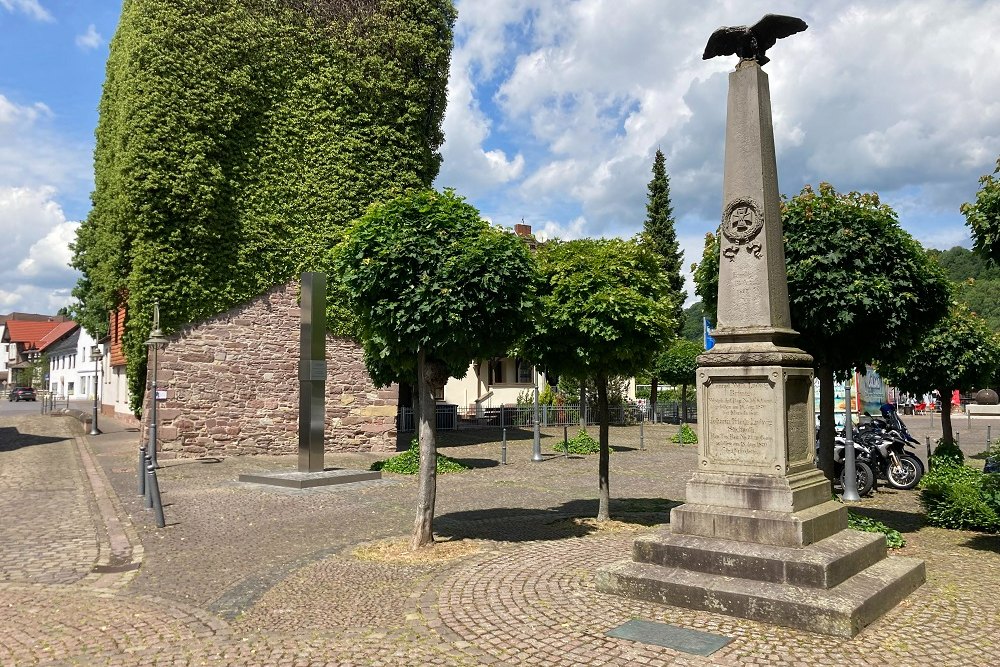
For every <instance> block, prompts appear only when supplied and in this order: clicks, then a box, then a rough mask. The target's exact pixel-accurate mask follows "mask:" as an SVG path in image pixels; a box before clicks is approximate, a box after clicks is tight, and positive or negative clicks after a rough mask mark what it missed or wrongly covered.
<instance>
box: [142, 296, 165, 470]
mask: <svg viewBox="0 0 1000 667" xmlns="http://www.w3.org/2000/svg"><path fill="white" fill-rule="evenodd" d="M168 342H170V341H169V340H168V339H167V337H166V336H164V335H163V331H162V330H160V304H159V302H157V303H155V304H153V330H152V331H150V332H149V339H148V340H146V343H145V344H146V346H147V347H149V348H151V349H152V350H153V384H152V389H153V401H152V405H150V414H149V445H148V446H147V452H146V455H147V456H148V457H149V459H150V462H151V463H152V464H153V467H154V468H155V467H159V466H158V464H157V463H156V370H157V368H156V367H157V364H156V353H157V351H158V350H159V349H160V348H165V347H166V346H167V343H168Z"/></svg>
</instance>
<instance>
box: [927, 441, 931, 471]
mask: <svg viewBox="0 0 1000 667" xmlns="http://www.w3.org/2000/svg"><path fill="white" fill-rule="evenodd" d="M927 467H928V468H930V467H931V436H927Z"/></svg>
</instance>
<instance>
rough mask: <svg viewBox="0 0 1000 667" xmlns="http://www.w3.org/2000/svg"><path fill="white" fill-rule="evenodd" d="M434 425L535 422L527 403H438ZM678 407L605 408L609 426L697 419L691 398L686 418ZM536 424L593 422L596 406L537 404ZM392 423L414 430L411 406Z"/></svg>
mask: <svg viewBox="0 0 1000 667" xmlns="http://www.w3.org/2000/svg"><path fill="white" fill-rule="evenodd" d="M435 414H436V418H435V421H436V427H437V429H438V430H440V431H448V430H456V429H459V428H473V427H479V428H485V427H490V426H495V427H498V428H505V427H523V428H531V427H533V426H534V424H535V408H534V406H531V405H500V406H478V407H477V408H474V409H469V410H467V411H460V410H459V409H458V406H457V405H451V404H447V403H445V404H438V405H437V408H436V410H435ZM682 416H683V415H682V408H681V404H680V402H678V401H661V402H660V403H658V404H657V406H656V414H655V415H654V414H653V412H652V409H651V408H649V407H645V408H643V407H640V406H638V405H617V406H611V407H609V408H608V417H609V420H608V421H609V423H610V424H611V425H612V426H631V425H634V424H638V423H639V422H641V421H647V422H658V423H669V424H680V423H681V421H685V422H696V421H698V411H697V408H696V407H695V404H694V401H690V402H689V404H688V406H687V414H686V419H682ZM538 423H539V426H542V427H548V426H584V425H596V424H597V423H598V421H597V410H596V408H594V407H592V406H584V409H583V410H581V406H579V405H539V406H538ZM396 427H397V428H398V429H399V430H400V431H401V432H403V433H407V432H412V431H413V430H414V420H413V410H412V409H410V408H402V409H400V411H399V413H398V414H397V415H396Z"/></svg>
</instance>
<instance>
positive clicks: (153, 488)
mask: <svg viewBox="0 0 1000 667" xmlns="http://www.w3.org/2000/svg"><path fill="white" fill-rule="evenodd" d="M149 497H150V498H151V499H152V501H153V514H154V515H155V517H156V527H157V528H163V527H164V526H165V525H166V521H164V519H163V502H162V501H161V500H160V483H159V482H158V481H156V468H155V467H154V466H153V464H150V465H149Z"/></svg>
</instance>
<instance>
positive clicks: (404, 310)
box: [334, 190, 535, 549]
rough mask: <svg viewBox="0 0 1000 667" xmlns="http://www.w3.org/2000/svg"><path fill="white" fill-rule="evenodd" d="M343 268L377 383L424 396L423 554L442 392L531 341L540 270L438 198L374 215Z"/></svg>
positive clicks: (340, 256) (448, 198)
mask: <svg viewBox="0 0 1000 667" xmlns="http://www.w3.org/2000/svg"><path fill="white" fill-rule="evenodd" d="M334 258H335V262H334V263H335V266H336V267H337V269H338V271H337V273H338V274H339V275H341V276H342V279H343V284H344V287H345V288H346V289H345V290H344V294H345V295H346V296H347V304H348V307H349V308H350V310H351V312H352V313H353V314H354V316H355V317H356V318H357V323H358V331H359V335H360V339H361V342H362V344H363V346H364V353H365V356H364V358H365V365H366V366H367V368H368V372H369V373H370V374H371V377H372V379H373V380H374V381H375V383H376V384H377V385H379V386H386V385H388V384H390V383H392V382H399V381H402V380H406V381H409V382H411V383H413V384H414V385H415V387H416V389H417V392H418V405H419V426H418V439H419V442H420V482H419V491H418V496H417V516H416V520H415V523H414V530H413V539H412V541H411V548H413V549H418V548H420V547H423V546H427V545H430V544H433V539H434V532H433V521H434V502H435V494H436V467H435V463H436V460H437V445H436V439H435V405H436V404H435V402H434V394H433V391H434V388H435V387H441V386H443V385H444V383H445V381H446V380H447V379H448V378H449V377H464V376H465V373H466V372H467V371H468V369H469V364H470V363H471V362H472V360H473V359H481V358H489V357H493V356H503V355H505V354H506V353H507V351H508V350H510V349H511V348H512V347H513V346H514V344H515V343H516V342H517V341H518V340H519V338H520V337H521V336H522V335H523V334H524V333H525V332H526V330H527V328H528V326H529V322H530V312H529V311H530V308H531V305H532V299H533V294H534V284H535V270H534V262H533V259H532V256H531V255H530V253H529V252H528V248H527V246H526V245H525V243H524V242H523V241H522V240H521V239H520V238H519V237H517V236H515V235H514V234H513V233H510V232H507V231H504V230H502V229H499V228H497V227H492V226H490V224H489V223H487V222H486V221H484V220H483V219H482V218H480V216H479V212H478V211H477V210H476V209H475V208H473V207H472V206H471V205H470V204H468V203H466V202H465V201H464V200H463V199H462V198H461V197H459V196H457V195H455V194H454V193H453V192H451V191H445V192H444V193H437V192H435V191H433V190H414V191H411V192H409V193H407V194H405V195H402V196H400V197H397V198H395V199H392V200H390V201H388V202H386V203H377V204H373V205H372V206H370V207H369V208H368V210H367V211H366V212H365V214H364V215H363V216H362V217H361V218H360V219H359V220H358V221H357V222H356V223H354V224H353V225H351V227H350V228H349V229H348V230H347V233H346V236H345V238H344V241H343V243H342V244H341V245H340V246H339V247H338V249H337V251H336V252H335V256H334Z"/></svg>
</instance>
